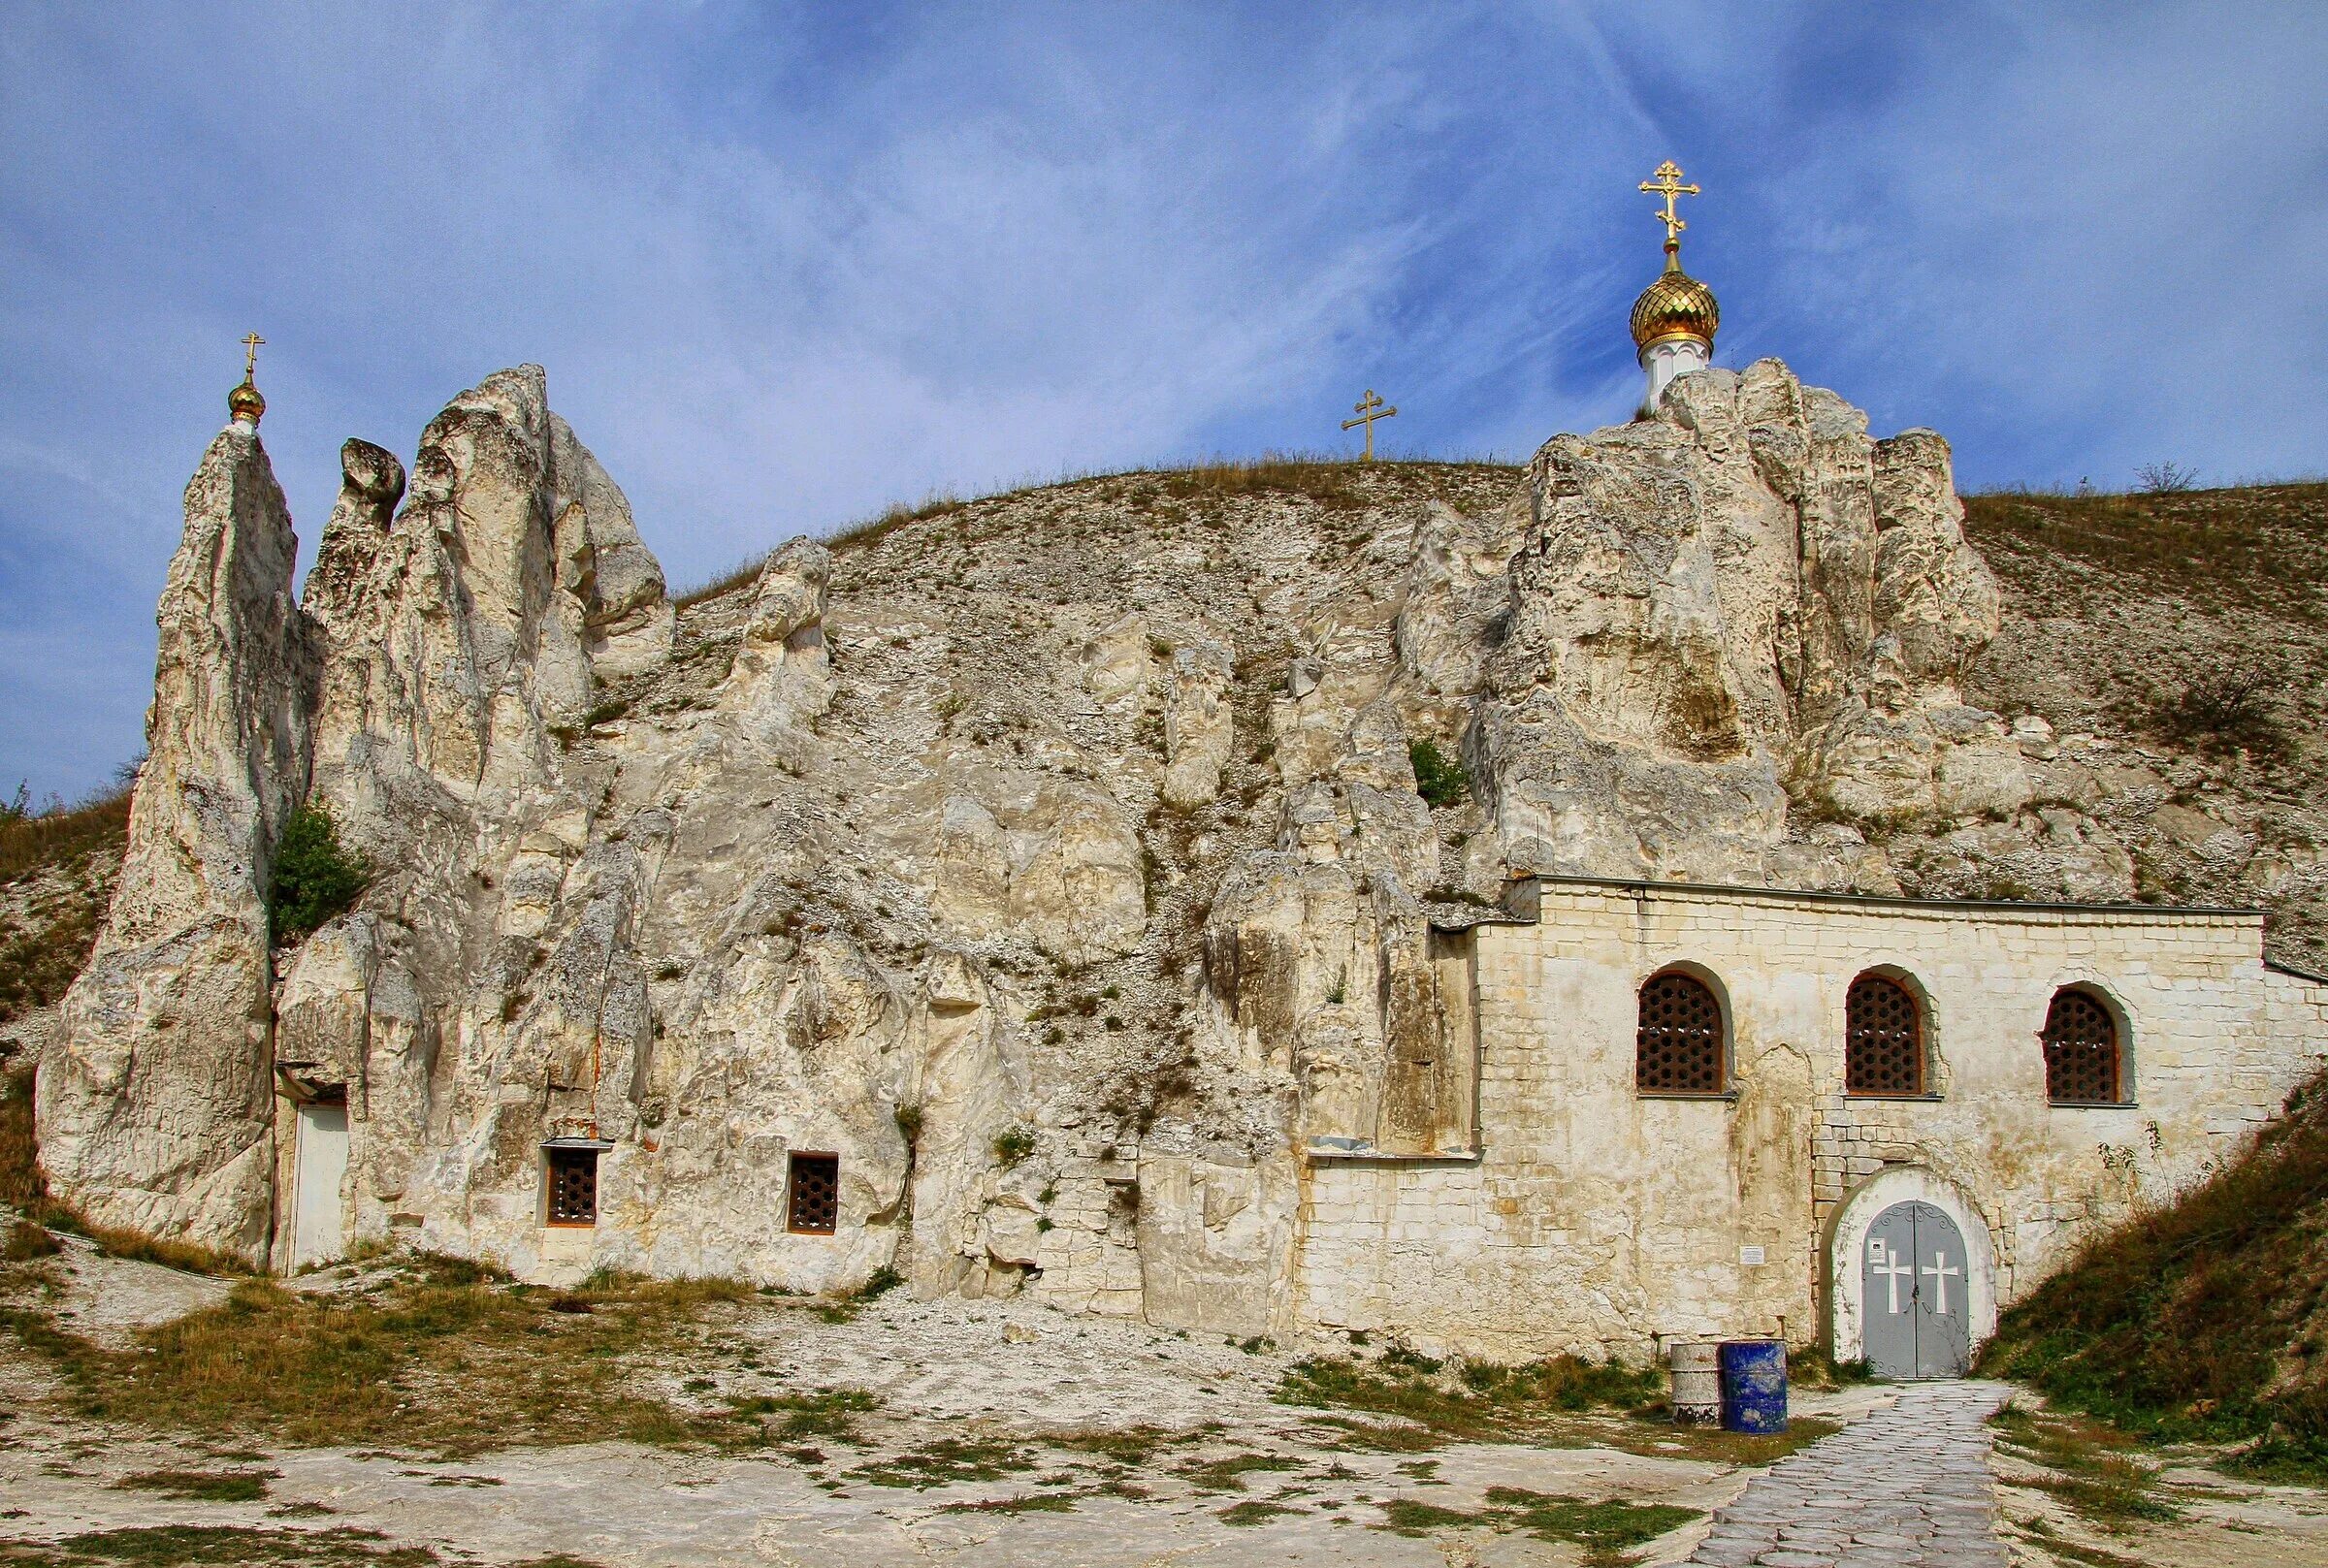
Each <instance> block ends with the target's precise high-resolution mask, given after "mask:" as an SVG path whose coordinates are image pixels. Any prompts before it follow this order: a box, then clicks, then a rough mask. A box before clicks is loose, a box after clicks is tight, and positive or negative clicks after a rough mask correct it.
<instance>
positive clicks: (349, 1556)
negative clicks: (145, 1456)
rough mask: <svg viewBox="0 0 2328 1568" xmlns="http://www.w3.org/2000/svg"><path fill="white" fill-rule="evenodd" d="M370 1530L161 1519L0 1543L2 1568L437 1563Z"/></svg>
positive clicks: (373, 1567)
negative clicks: (239, 1525)
mask: <svg viewBox="0 0 2328 1568" xmlns="http://www.w3.org/2000/svg"><path fill="white" fill-rule="evenodd" d="M386 1540H387V1537H386V1536H384V1535H382V1534H381V1533H380V1532H379V1531H377V1530H356V1529H334V1530H288V1529H249V1528H236V1527H232V1526H224V1525H205V1524H165V1525H160V1526H157V1527H152V1528H146V1529H126V1530H91V1531H86V1532H84V1533H82V1534H80V1535H71V1536H67V1537H65V1538H64V1539H63V1540H61V1541H56V1542H51V1543H40V1542H32V1541H0V1564H7V1565H9V1568H88V1565H93V1564H101V1563H128V1564H133V1565H136V1568H198V1565H199V1568H208V1565H210V1564H218V1565H219V1568H427V1565H429V1564H432V1563H436V1562H440V1561H442V1560H443V1559H441V1558H439V1557H438V1556H437V1555H436V1552H432V1551H430V1550H429V1549H428V1548H427V1547H392V1546H383V1545H380V1544H379V1543H381V1542H384V1541H386Z"/></svg>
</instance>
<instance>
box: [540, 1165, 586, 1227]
mask: <svg viewBox="0 0 2328 1568" xmlns="http://www.w3.org/2000/svg"><path fill="white" fill-rule="evenodd" d="M548 1152H549V1156H550V1223H551V1224H552V1225H596V1224H598V1150H596V1149H551V1150H550V1151H548Z"/></svg>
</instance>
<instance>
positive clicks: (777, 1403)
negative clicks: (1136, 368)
mask: <svg viewBox="0 0 2328 1568" xmlns="http://www.w3.org/2000/svg"><path fill="white" fill-rule="evenodd" d="M730 1404H731V1406H732V1408H733V1409H734V1411H735V1413H736V1414H737V1415H739V1416H778V1415H780V1416H782V1417H783V1418H784V1419H783V1420H782V1421H780V1422H776V1423H773V1424H772V1429H773V1430H774V1431H775V1432H776V1434H777V1435H778V1436H780V1437H784V1438H788V1439H790V1438H802V1437H831V1438H838V1439H840V1440H842V1441H844V1442H846V1441H850V1440H852V1439H853V1438H854V1437H855V1435H856V1431H857V1423H856V1419H855V1418H857V1417H858V1416H861V1415H864V1414H866V1413H867V1412H870V1411H873V1410H877V1409H879V1408H880V1407H881V1396H880V1395H879V1394H875V1393H869V1392H866V1391H865V1390H863V1389H819V1390H817V1391H816V1392H813V1393H776V1394H760V1395H758V1396H756V1397H753V1398H750V1399H736V1400H732V1401H730Z"/></svg>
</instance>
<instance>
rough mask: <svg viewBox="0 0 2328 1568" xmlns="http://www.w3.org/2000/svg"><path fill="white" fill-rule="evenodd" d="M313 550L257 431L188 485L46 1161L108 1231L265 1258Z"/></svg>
mask: <svg viewBox="0 0 2328 1568" xmlns="http://www.w3.org/2000/svg"><path fill="white" fill-rule="evenodd" d="M296 553H297V541H296V540H295V539H294V538H293V536H292V532H291V514H290V511H289V509H288V508H287V507H286V506H285V504H284V502H283V493H282V491H281V489H280V488H279V487H278V486H277V485H276V484H275V470H274V468H273V467H272V466H271V465H270V464H268V461H267V453H266V450H265V448H263V447H262V446H261V445H260V444H259V438H258V435H257V432H255V431H253V430H250V429H247V428H245V427H242V426H240V425H235V426H229V427H228V428H227V429H226V430H224V431H222V432H219V434H218V436H217V438H216V439H215V440H213V441H211V443H210V451H209V452H208V453H206V454H205V455H204V457H203V460H202V465H201V467H199V468H197V469H196V470H195V473H194V478H193V480H192V482H191V483H189V484H188V485H187V486H186V523H185V532H184V535H183V538H182V539H181V541H180V543H179V545H178V554H177V555H176V556H174V557H172V558H171V561H170V575H169V578H168V580H167V581H166V583H165V584H164V586H163V589H162V597H161V605H160V608H159V611H158V614H157V617H156V619H157V620H158V622H159V624H160V631H161V636H160V644H159V650H158V653H157V655H156V657H155V663H154V683H153V705H152V707H151V708H149V709H148V710H147V711H146V747H147V755H146V765H145V769H144V772H143V773H142V774H141V775H140V777H139V781H138V790H137V797H136V800H135V802H134V804H133V805H132V807H131V809H130V821H129V848H128V853H127V857H126V859H125V861H124V863H123V865H122V868H121V876H120V880H119V881H118V882H117V883H116V884H115V886H114V890H113V906H112V909H111V912H110V913H109V914H108V916H107V919H106V924H105V929H104V932H103V934H102V935H101V936H100V937H99V938H98V942H97V946H96V950H95V951H94V952H93V953H92V954H91V955H90V959H89V963H88V966H87V968H86V969H84V970H83V971H82V972H81V977H80V978H79V979H78V980H76V981H75V982H74V985H73V988H72V990H71V991H70V992H68V993H67V995H66V997H65V1001H64V1004H63V1008H62V1014H63V1017H62V1024H63V1027H62V1031H61V1034H60V1036H59V1038H58V1039H57V1040H55V1041H54V1043H53V1044H52V1045H51V1046H50V1048H49V1051H48V1052H47V1054H46V1059H45V1062H44V1065H43V1068H42V1071H41V1075H40V1082H39V1094H38V1102H37V1116H38V1123H39V1128H40V1141H41V1158H42V1162H43V1164H44V1165H45V1167H46V1168H47V1169H48V1171H49V1177H50V1179H51V1181H52V1182H53V1183H54V1185H55V1186H56V1188H57V1190H58V1192H59V1193H60V1195H61V1196H63V1197H65V1198H66V1199H68V1200H71V1201H72V1202H75V1203H77V1204H79V1205H80V1206H81V1208H82V1209H83V1210H84V1211H85V1212H86V1213H87V1214H88V1215H89V1216H90V1217H91V1218H92V1219H94V1220H97V1221H98V1222H99V1223H101V1224H105V1225H112V1226H119V1227H124V1228H128V1229H133V1230H138V1231H145V1232H151V1233H153V1234H157V1235H168V1236H175V1237H183V1238H185V1239H188V1240H191V1241H194V1242H197V1243H199V1244H201V1245H203V1246H207V1247H212V1248H216V1249H218V1250H220V1251H223V1252H230V1253H239V1254H242V1255H243V1256H245V1257H253V1258H256V1257H260V1256H263V1255H264V1252H265V1249H266V1246H267V1242H268V1236H269V1232H270V1229H271V1227H272V1225H273V1218H274V1203H275V1181H274V1177H275V1144H274V1127H275V1083H274V1072H273V1065H274V1062H273V1058H274V1053H273V1049H272V1039H271V1036H272V1033H273V1006H272V1002H273V999H272V996H271V993H270V978H271V976H270V971H269V966H268V949H269V931H268V917H267V888H268V863H269V858H270V855H271V853H272V851H273V848H274V841H275V832H276V830H277V829H278V828H279V827H280V826H281V824H282V820H283V816H284V815H285V813H286V812H287V811H288V809H289V808H290V806H291V805H293V804H294V803H296V801H297V799H298V797H299V795H300V793H301V791H302V789H303V788H304V784H305V777H306V773H307V705H306V702H305V700H304V695H305V691H304V688H305V686H306V684H307V644H306V639H305V636H304V634H303V631H302V628H301V625H300V623H299V612H298V609H297V607H296V606H295V605H294V604H293V602H292V597H291V571H292V562H293V559H294V557H295V555H296Z"/></svg>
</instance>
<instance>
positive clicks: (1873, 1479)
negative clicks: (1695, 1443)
mask: <svg viewBox="0 0 2328 1568" xmlns="http://www.w3.org/2000/svg"><path fill="white" fill-rule="evenodd" d="M2008 1392H2011V1391H2010V1390H2008V1389H2007V1388H2006V1387H2005V1386H2004V1385H2003V1384H2001V1383H1921V1384H1910V1385H1909V1386H1907V1387H1906V1388H1904V1389H1902V1390H1901V1391H1900V1395H1899V1400H1898V1402H1897V1403H1896V1404H1893V1405H1892V1406H1890V1407H1889V1408H1887V1409H1883V1410H1877V1411H1873V1412H1870V1413H1869V1414H1867V1415H1865V1416H1862V1417H1860V1418H1859V1420H1858V1421H1855V1422H1853V1423H1852V1424H1850V1425H1849V1426H1846V1427H1844V1428H1843V1430H1841V1431H1839V1432H1837V1433H1836V1434H1835V1435H1834V1436H1832V1437H1829V1438H1827V1439H1825V1440H1824V1441H1822V1442H1818V1443H1814V1444H1812V1445H1811V1446H1810V1447H1809V1448H1806V1449H1804V1450H1802V1451H1801V1452H1800V1453H1798V1454H1795V1455H1793V1456H1789V1457H1787V1458H1784V1459H1781V1460H1780V1461H1779V1462H1778V1463H1776V1464H1774V1465H1772V1466H1771V1467H1770V1468H1769V1470H1768V1471H1767V1472H1765V1473H1764V1474H1763V1475H1762V1476H1760V1477H1758V1478H1757V1479H1756V1480H1754V1481H1753V1482H1751V1483H1750V1484H1749V1485H1748V1486H1747V1488H1746V1490H1745V1491H1744V1492H1743V1493H1742V1494H1741V1495H1740V1496H1739V1498H1738V1500H1737V1501H1736V1502H1734V1503H1732V1504H1730V1506H1729V1507H1728V1508H1725V1509H1722V1510H1720V1511H1719V1512H1718V1513H1717V1514H1716V1515H1715V1516H1714V1529H1713V1533H1712V1534H1711V1535H1709V1536H1707V1537H1706V1538H1705V1540H1704V1541H1703V1542H1701V1543H1700V1544H1699V1545H1698V1550H1697V1552H1695V1553H1694V1554H1693V1555H1692V1556H1691V1557H1690V1559H1689V1560H1690V1561H1691V1562H1693V1563H1704V1564H1708V1565H1710V1568H1747V1565H1748V1564H1757V1565H1760V1568H1862V1565H1865V1568H1877V1565H1881V1568H1920V1565H1924V1568H2005V1565H2006V1563H2007V1561H2008V1559H2007V1556H2006V1553H2005V1549H2004V1548H2003V1547H2002V1546H2001V1545H1999V1544H1998V1542H1997V1539H1996V1493H1995V1488H1994V1483H1993V1482H1992V1480H1991V1479H1990V1476H1989V1428H1988V1427H1987V1426H1986V1425H1985V1424H1984V1423H1985V1422H1986V1421H1987V1420H1988V1418H1989V1415H1990V1414H1991V1413H1993V1412H1994V1411H1995V1409H1996V1408H1997V1406H1999V1405H2001V1404H2003V1403H2004V1402H2005V1395H2006V1394H2007V1393H2008Z"/></svg>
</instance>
